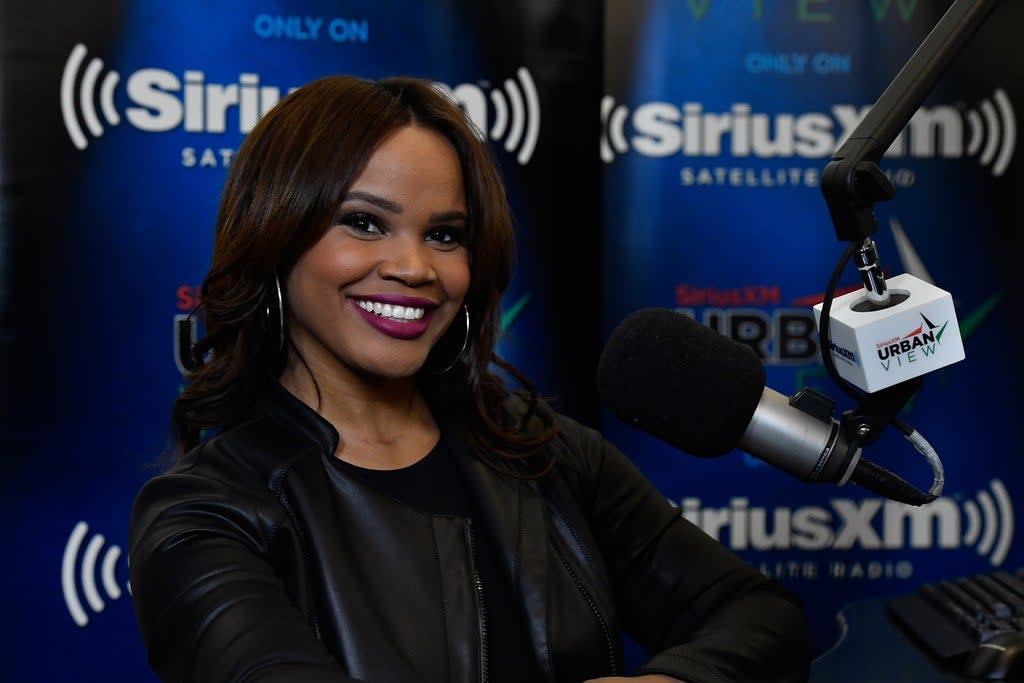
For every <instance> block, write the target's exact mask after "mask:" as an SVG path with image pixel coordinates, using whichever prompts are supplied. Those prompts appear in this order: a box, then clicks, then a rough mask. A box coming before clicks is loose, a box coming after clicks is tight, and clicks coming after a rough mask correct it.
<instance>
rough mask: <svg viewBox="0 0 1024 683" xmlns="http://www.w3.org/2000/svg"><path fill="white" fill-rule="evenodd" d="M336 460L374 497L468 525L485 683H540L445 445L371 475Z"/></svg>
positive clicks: (493, 555) (491, 549)
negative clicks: (482, 624) (479, 592)
mask: <svg viewBox="0 0 1024 683" xmlns="http://www.w3.org/2000/svg"><path fill="white" fill-rule="evenodd" d="M334 460H335V462H337V463H338V464H339V465H340V466H341V467H343V468H344V469H345V470H346V471H348V472H349V473H351V474H352V475H353V476H355V477H357V478H359V479H360V480H361V481H363V482H365V483H366V484H369V485H370V486H371V487H373V488H374V489H375V490H376V491H378V492H380V493H383V494H384V495H387V496H390V497H391V498H394V499H396V500H399V501H401V502H402V503H404V504H406V505H408V506H409V507H412V508H415V509H417V510H419V511H421V512H424V513H427V514H435V515H455V516H459V517H465V518H467V519H469V520H471V523H472V528H473V538H474V540H475V542H476V545H477V549H478V553H477V558H476V559H477V567H478V568H477V571H478V572H479V573H480V580H481V583H482V585H483V591H484V609H485V615H486V616H485V618H486V627H487V659H488V665H487V678H488V681H492V682H494V683H506V682H507V683H522V682H523V681H537V680H541V675H540V671H539V669H538V668H537V665H536V662H534V660H533V648H532V647H531V645H530V642H529V639H528V637H527V630H526V621H525V619H524V616H523V612H522V608H521V607H520V605H519V601H518V591H517V590H516V587H515V586H513V585H512V580H511V577H509V576H508V573H507V572H506V571H503V570H502V568H501V566H500V565H499V563H498V558H499V556H500V552H499V551H498V549H497V547H496V546H495V544H494V541H493V539H492V538H491V534H490V533H489V532H488V530H487V527H486V524H484V522H483V515H482V512H481V510H480V506H479V502H478V501H477V500H475V498H474V497H473V496H471V495H469V493H468V488H467V486H466V482H465V480H464V479H463V477H462V476H461V475H460V473H459V468H458V466H457V465H456V462H455V459H454V457H453V456H452V453H451V451H450V450H449V449H448V448H447V447H446V446H445V445H444V439H441V440H440V441H438V443H437V444H436V445H435V446H434V448H433V449H432V450H431V451H430V452H429V453H428V454H427V455H425V456H424V457H423V458H421V459H420V460H419V461H417V462H415V463H413V464H412V465H409V466H408V467H403V468H401V469H397V470H373V469H367V468H364V467H359V466H357V465H353V464H351V463H348V462H345V461H344V460H338V459H337V458H335V459H334Z"/></svg>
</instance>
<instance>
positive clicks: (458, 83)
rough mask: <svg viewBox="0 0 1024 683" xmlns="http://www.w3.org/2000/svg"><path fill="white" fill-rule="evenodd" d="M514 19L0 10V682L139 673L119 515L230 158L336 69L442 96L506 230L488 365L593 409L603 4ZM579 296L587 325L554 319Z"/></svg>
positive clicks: (145, 447)
mask: <svg viewBox="0 0 1024 683" xmlns="http://www.w3.org/2000/svg"><path fill="white" fill-rule="evenodd" d="M530 4H533V3H523V2H514V1H513V2H502V3H497V2H493V3H487V2H484V3H481V2H470V1H467V2H455V1H452V2H446V1H443V0H442V1H438V2H408V1H407V0H365V1H353V2H335V1H319V0H302V1H296V2H273V1H272V2H248V1H242V0H224V1H220V2H200V1H198V0H188V1H185V2H163V1H150V0H123V1H120V2H118V1H112V2H102V1H98V2H89V3H78V4H76V3H63V4H62V5H60V6H59V7H55V6H54V5H53V4H52V3H35V4H32V3H15V2H4V8H3V20H2V21H0V31H2V35H3V39H2V42H0V50H2V57H0V83H2V88H3V90H2V96H0V103H2V104H0V115H2V124H3V125H2V130H3V143H2V144H3V146H2V149H0V177H2V180H3V182H2V184H0V187H2V193H3V194H2V197H0V207H2V212H0V217H2V224H0V230H2V233H0V276H2V286H0V310H2V313H3V317H2V325H3V328H2V334H0V342H2V344H3V347H2V348H3V354H2V357H3V361H2V362H3V366H2V367H3V373H4V375H3V384H4V391H3V392H2V393H3V394H4V398H3V402H4V403H3V411H2V418H0V419H2V436H0V443H2V444H3V445H2V447H0V448H2V451H3V454H4V462H5V463H6V464H7V466H8V467H9V468H11V469H13V470H14V472H13V474H12V473H11V472H10V471H9V472H8V476H5V477H4V495H3V496H2V501H3V502H2V503H0V505H3V509H4V512H5V516H6V517H7V518H8V519H10V520H13V535H12V536H9V537H8V553H7V554H6V557H7V560H6V561H5V562H4V577H5V585H6V588H7V590H6V594H7V598H6V599H5V603H4V604H5V611H6V614H5V619H6V620H7V623H8V624H9V625H11V627H10V628H9V629H8V634H9V635H8V637H7V638H5V639H4V644H3V649H4V656H3V657H2V663H0V679H3V680H4V681H32V680H50V681H66V680H79V681H87V680H93V681H145V680H152V679H153V676H152V674H151V673H150V672H149V669H148V666H147V664H146V662H145V655H144V653H143V652H142V647H141V640H140V638H139V635H138V631H137V628H136V625H135V622H134V614H133V611H132V603H131V600H132V598H131V587H130V586H129V585H128V563H129V558H128V556H127V547H126V543H127V526H128V516H129V512H130V509H131V504H132V501H133V499H134V496H135V492H136V491H137V490H138V488H139V486H140V485H141V484H142V483H143V481H145V480H146V479H147V478H149V477H151V476H152V475H153V474H154V473H155V472H156V469H155V463H157V462H158V461H159V460H160V457H161V452H162V450H163V448H164V446H165V440H166V435H167V431H168V426H169V410H170V407H171V403H172V401H173V399H174V397H175V396H176V394H177V392H178V391H179V388H180V386H181V385H182V382H183V374H182V372H183V369H182V364H181V362H180V349H179V348H178V347H177V340H178V339H179V338H180V332H181V327H182V326H188V325H189V324H190V323H189V322H188V315H189V313H190V311H192V309H193V308H194V307H195V305H196V304H197V302H198V300H199V290H200V284H201V282H202V279H203V277H204V275H205V272H206V269H207V268H208V265H209V260H210V250H211V247H212V242H213V226H214V220H215V215H216V210H217V205H218V201H219V198H220V191H221V187H222V185H223V182H224V179H225V177H226V174H227V170H228V168H229V166H230V164H231V160H232V156H233V155H234V153H235V150H236V149H237V148H238V146H239V144H240V142H241V140H242V139H243V137H244V135H245V134H246V132H248V131H249V130H250V129H251V128H252V126H253V125H254V124H255V122H256V121H257V119H258V118H259V117H260V116H261V115H262V113H263V112H265V111H266V110H267V109H268V108H269V107H271V106H272V105H273V104H274V103H275V102H277V101H278V100H279V99H280V98H281V97H283V96H284V95H285V94H287V92H288V91H289V90H290V89H292V88H294V87H297V86H299V85H301V84H303V83H306V82H308V81H311V80H313V79H316V78H319V77H321V76H324V75H328V74H332V73H350V74H355V75H359V76H364V77H369V78H377V77H383V76H390V75H397V74H401V75H406V74H407V75H415V76H421V77H426V78H429V79H432V80H435V81H437V82H438V83H441V84H444V85H446V86H448V87H449V88H450V89H451V91H452V93H453V94H454V95H455V97H456V98H458V99H459V100H460V102H462V103H463V105H464V106H465V108H466V110H467V112H468V113H469V115H470V116H471V117H472V119H473V121H474V122H475V123H476V124H477V126H478V127H479V128H480V130H481V131H482V132H483V134H484V135H485V136H486V138H487V139H488V140H489V141H490V142H491V144H492V146H493V149H494V152H495V155H496V157H497V158H498V161H499V163H500V164H501V166H502V168H503V171H504V174H505V179H506V181H507V185H508V189H509V195H510V199H511V202H512V204H513V208H514V210H515V214H516V217H517V220H518V223H519V232H518V254H519V258H518V268H517V273H516V277H515V281H514V283H513V285H512V287H511V289H510V291H509V293H508V298H507V300H506V301H505V308H506V318H507V329H508V332H507V334H506V336H505V338H504V340H503V342H502V348H501V351H502V353H503V354H504V355H505V356H506V357H507V358H509V359H510V360H511V362H513V363H514V364H516V365H517V366H518V367H519V368H521V369H522V370H523V371H524V372H525V373H526V374H527V375H528V376H530V377H532V378H534V379H535V380H536V382H537V384H538V388H539V389H540V390H541V391H543V392H544V393H545V394H557V395H558V397H559V399H560V402H561V404H562V406H563V407H564V408H565V409H566V410H569V411H572V412H574V413H576V414H583V413H587V412H588V411H589V412H590V413H591V414H593V413H594V412H596V399H595V398H594V397H593V394H592V392H590V391H589V390H588V388H587V386H586V385H585V384H584V383H580V382H577V381H575V379H574V378H575V377H577V376H579V375H580V373H581V372H582V371H583V369H584V368H585V371H586V374H587V376H588V377H589V376H590V375H591V374H592V373H593V367H594V365H595V363H596V360H595V358H596V354H597V349H596V347H595V346H596V345H595V344H594V342H595V340H596V339H597V337H598V334H599V319H600V312H599V310H598V309H597V308H596V304H597V300H596V299H594V298H593V290H592V287H593V283H594V282H596V281H597V280H598V279H599V269H600V259H599V257H598V251H597V249H598V246H597V242H596V241H593V240H588V242H587V243H586V244H584V245H583V246H582V247H581V248H579V249H576V248H575V246H574V244H571V243H570V242H569V240H570V239H574V233H573V232H572V231H573V230H574V229H575V227H576V226H578V225H585V226H587V230H588V232H590V233H592V234H593V235H594V236H595V237H596V236H597V232H598V231H597V229H596V227H595V226H596V225H598V221H599V216H600V210H601V207H600V204H599V202H597V201H596V199H595V197H596V190H597V188H598V187H599V184H600V173H601V167H600V162H599V160H598V159H597V157H596V154H595V150H596V140H597V138H598V135H599V121H598V118H597V116H596V114H595V112H596V109H595V107H594V106H592V104H593V103H596V102H597V101H598V100H599V98H600V89H601V80H600V59H601V57H600V54H601V53H600V22H601V19H602V15H601V8H600V5H599V4H597V3H589V4H581V3H575V4H572V5H565V6H558V5H552V6H551V7H550V8H540V7H535V8H531V7H529V5H530ZM78 5H82V6H78ZM582 197H586V198H587V199H586V201H581V200H580V199H579V198H582ZM581 204H583V205H582V206H581ZM568 255H571V256H568ZM577 258H578V261H577V260H576V259H577ZM552 278H556V279H554V280H553V279H552ZM562 280H564V282H563V281H562ZM580 301H585V302H588V303H589V304H591V305H593V306H595V308H593V310H591V311H586V310H577V311H575V312H574V315H573V320H572V324H571V325H570V324H568V322H567V321H566V318H565V314H564V312H565V310H571V309H570V306H573V305H574V304H577V303H578V302H580ZM200 331H201V330H195V332H200ZM184 332H185V337H186V338H187V337H188V335H189V334H191V333H192V332H193V331H192V330H191V329H189V328H188V327H186V328H185V330H184ZM585 344H586V345H590V346H591V347H595V348H592V350H589V351H582V352H581V351H580V350H579V349H582V348H583V347H584V345H585Z"/></svg>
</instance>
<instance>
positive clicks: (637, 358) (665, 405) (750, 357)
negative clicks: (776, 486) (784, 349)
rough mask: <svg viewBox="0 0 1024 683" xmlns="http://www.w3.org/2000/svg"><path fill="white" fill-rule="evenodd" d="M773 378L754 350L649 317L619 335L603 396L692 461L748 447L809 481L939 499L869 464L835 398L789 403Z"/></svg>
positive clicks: (603, 379)
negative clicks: (838, 414)
mask: <svg viewBox="0 0 1024 683" xmlns="http://www.w3.org/2000/svg"><path fill="white" fill-rule="evenodd" d="M765 377H766V373H765V368H764V365H763V363H761V361H760V359H758V357H757V355H756V354H755V353H754V351H753V350H752V349H751V348H749V347H748V346H746V345H744V344H741V343H739V342H737V341H735V340H733V339H731V338H729V337H727V336H725V335H723V334H721V333H719V332H716V331H715V330H713V329H711V328H710V327H707V326H706V325H702V324H700V323H698V322H697V321H695V320H693V319H691V318H689V317H687V316H685V315H682V314H679V313H676V312H674V311H671V310H668V309H663V308H647V309H642V310H640V311H636V312H634V313H632V314H630V315H629V316H628V317H626V318H625V319H624V320H623V321H622V322H621V323H620V324H619V326H618V327H617V328H616V329H615V330H614V331H613V332H612V334H611V336H610V337H609V340H608V342H607V344H606V345H605V348H604V350H603V351H602V353H601V357H600V360H599V362H598V371H597V388H598V393H599V394H600V396H601V399H602V400H603V401H604V403H605V404H606V406H607V407H608V408H609V409H610V410H611V412H612V413H613V414H614V415H616V416H617V417H618V418H619V419H621V420H622V421H623V422H625V423H627V424H629V425H631V426H633V427H636V428H638V429H640V430H642V431H644V432H647V433H648V434H650V435H652V436H654V437H656V438H657V439H659V440H661V441H664V442H665V443H667V444H669V445H670V446H673V447H675V448H677V449H679V450H682V451H685V452H687V453H689V454H691V455H695V456H698V457H717V456H721V455H725V454H726V453H728V452H729V451H731V450H732V449H734V448H740V449H742V450H744V451H746V452H747V453H749V454H750V455H752V456H754V457H756V458H758V459H759V460H762V461H764V462H766V463H768V464H769V465H772V466H773V467H776V468H778V469H781V470H783V471H785V472H788V473H790V474H792V475H794V476H796V477H797V478H799V479H800V480H802V481H805V482H810V483H818V482H828V483H833V484H836V485H838V486H842V485H843V484H845V483H846V482H847V481H848V480H850V481H853V482H854V483H857V484H859V485H861V486H864V487H865V488H868V489H869V490H871V491H873V492H875V493H877V494H879V495H881V496H884V497H886V498H890V499H892V500H897V501H901V502H906V503H910V504H913V505H920V504H922V503H923V502H928V501H929V500H932V499H934V496H930V497H929V496H927V495H925V494H921V492H920V491H918V490H917V489H915V488H914V487H913V486H911V485H909V484H908V483H907V482H905V481H903V480H902V479H900V478H899V477H897V476H895V475H893V474H892V473H890V472H888V471H886V470H884V469H882V468H881V467H878V466H877V465H875V464H874V463H870V462H868V461H866V460H864V459H862V458H861V449H860V447H859V444H858V443H857V442H856V440H850V439H849V438H848V437H847V436H846V434H844V432H843V429H842V428H841V425H840V423H839V422H838V421H837V420H835V419H834V418H833V417H832V411H833V408H834V402H833V401H832V399H830V398H828V397H827V396H825V395H823V394H820V393H818V392H816V391H814V390H812V389H803V390H801V391H800V392H797V393H796V394H794V395H793V396H792V397H786V396H784V395H783V394H781V393H779V392H777V391H775V390H774V389H771V388H769V387H767V386H765Z"/></svg>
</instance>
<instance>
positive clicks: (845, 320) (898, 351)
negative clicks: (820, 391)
mask: <svg viewBox="0 0 1024 683" xmlns="http://www.w3.org/2000/svg"><path fill="white" fill-rule="evenodd" d="M886 282H887V285H888V292H889V294H890V296H891V297H893V298H894V299H897V300H898V299H899V298H902V297H906V298H905V299H904V300H903V301H900V302H899V303H896V304H893V305H891V306H888V307H886V308H881V309H876V308H873V307H872V306H871V304H870V300H869V299H868V296H867V293H866V292H865V290H863V289H859V290H857V291H855V292H850V293H849V294H844V295H843V296H841V297H837V298H835V299H833V300H832V308H831V309H830V311H829V338H830V341H831V343H832V349H831V353H832V359H833V361H834V364H835V368H836V371H837V372H838V373H839V376H840V377H842V378H843V379H845V380H846V381H847V382H850V383H851V384H853V385H854V386H856V387H859V388H861V389H863V390H864V391H866V392H868V393H869V394H870V393H873V392H876V391H880V390H881V389H885V388H886V387H890V386H892V385H894V384H899V383H900V382H904V381H906V380H908V379H913V378H914V377H920V376H921V375H924V374H926V373H929V372H932V371H934V370H938V369H939V368H942V367H945V366H947V365H952V364H953V363H956V362H958V361H962V360H963V359H964V358H965V355H964V343H963V339H962V338H961V337H960V325H959V324H958V323H957V320H956V310H955V308H954V307H953V297H952V296H951V295H950V294H949V292H947V291H945V290H942V289H939V288H938V287H936V286H935V285H932V284H929V283H927V282H925V281H924V280H920V279H918V278H916V277H914V276H913V275H910V274H908V273H904V274H902V275H896V276H895V277H892V278H890V279H889V280H887V281H886ZM821 308H822V304H816V305H815V306H814V321H815V323H816V324H817V325H818V329H819V330H820V329H821ZM821 351H822V353H824V352H825V349H822V350H821Z"/></svg>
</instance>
